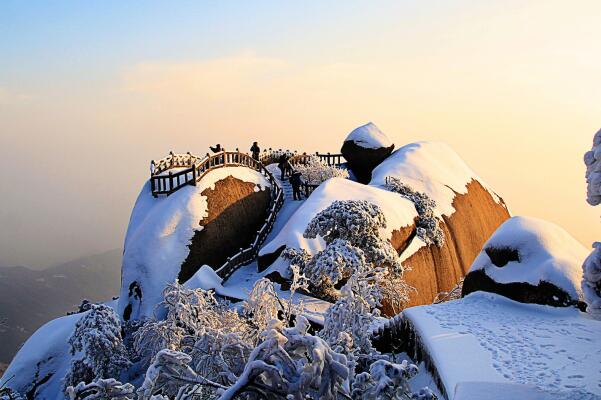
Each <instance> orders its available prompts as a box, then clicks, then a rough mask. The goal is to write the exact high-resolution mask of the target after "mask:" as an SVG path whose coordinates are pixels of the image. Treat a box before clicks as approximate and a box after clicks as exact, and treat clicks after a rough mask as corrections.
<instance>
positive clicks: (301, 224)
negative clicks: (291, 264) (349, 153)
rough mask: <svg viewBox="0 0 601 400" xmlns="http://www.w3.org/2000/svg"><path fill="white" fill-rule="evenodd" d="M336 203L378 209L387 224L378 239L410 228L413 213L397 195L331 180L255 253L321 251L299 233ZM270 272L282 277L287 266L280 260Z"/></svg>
mask: <svg viewBox="0 0 601 400" xmlns="http://www.w3.org/2000/svg"><path fill="white" fill-rule="evenodd" d="M336 200H367V201H369V202H371V203H374V204H376V205H377V206H379V207H380V208H381V209H382V211H383V213H384V215H385V217H386V222H387V228H386V229H383V230H382V231H381V234H382V237H384V238H385V239H390V238H391V237H392V231H393V230H395V229H399V228H402V227H405V226H411V225H413V220H414V218H416V217H417V211H416V210H415V206H414V205H413V203H412V202H411V201H409V200H407V199H405V198H404V197H402V196H401V195H399V194H397V193H393V192H389V191H387V190H384V189H380V188H377V187H373V186H367V185H362V184H360V183H357V182H353V181H350V180H348V179H341V178H332V179H329V180H327V181H325V182H324V183H322V184H321V185H320V186H319V187H317V189H315V191H314V192H313V193H312V194H311V196H309V198H308V199H307V200H305V201H304V203H303V204H302V205H301V206H300V207H299V208H298V210H297V211H296V212H295V213H294V214H293V215H292V216H291V217H290V219H289V220H288V222H287V223H286V224H285V225H284V226H283V227H282V229H281V230H280V231H279V233H278V234H277V235H276V236H275V237H274V238H273V240H271V241H270V242H268V243H267V244H266V245H265V246H264V247H263V248H262V249H261V250H260V252H259V254H260V255H263V254H269V253H273V252H275V251H276V250H277V249H278V248H279V247H281V246H282V245H286V246H287V247H292V248H295V249H305V250H307V252H308V253H309V254H317V253H318V252H319V251H322V250H324V249H325V242H324V241H323V239H322V238H320V237H318V238H316V239H306V238H304V237H303V233H304V232H305V229H306V228H307V225H308V224H309V222H310V221H311V220H312V219H313V217H315V215H317V213H319V212H320V211H322V210H324V209H326V208H327V207H328V206H329V205H330V204H332V203H333V202H334V201H336ZM270 270H279V271H280V272H281V273H284V272H285V271H286V270H287V264H286V262H285V261H284V260H282V259H281V258H278V260H277V261H276V262H275V263H274V264H273V265H272V267H271V268H270Z"/></svg>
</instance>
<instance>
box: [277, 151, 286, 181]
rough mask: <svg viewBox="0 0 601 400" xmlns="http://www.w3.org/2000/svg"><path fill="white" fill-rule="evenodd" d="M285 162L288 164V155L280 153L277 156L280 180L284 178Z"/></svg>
mask: <svg viewBox="0 0 601 400" xmlns="http://www.w3.org/2000/svg"><path fill="white" fill-rule="evenodd" d="M286 164H288V157H286V154H282V155H281V156H280V158H278V168H279V169H280V171H281V173H282V174H281V178H280V179H281V180H282V181H283V180H284V179H285V178H286Z"/></svg>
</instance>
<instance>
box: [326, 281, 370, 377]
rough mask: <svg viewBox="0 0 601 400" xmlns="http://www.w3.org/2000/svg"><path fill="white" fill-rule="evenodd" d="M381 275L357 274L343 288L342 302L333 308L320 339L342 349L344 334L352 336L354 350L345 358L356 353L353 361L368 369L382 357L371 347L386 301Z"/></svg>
mask: <svg viewBox="0 0 601 400" xmlns="http://www.w3.org/2000/svg"><path fill="white" fill-rule="evenodd" d="M381 278H382V275H381V273H380V272H379V271H370V272H367V271H365V272H362V273H355V274H353V275H352V276H351V278H350V279H349V281H348V282H347V283H346V284H345V285H344V286H343V287H342V290H341V296H340V299H339V300H338V301H337V302H336V303H335V304H334V305H332V306H331V307H330V308H329V309H328V311H327V312H326V315H325V317H324V326H323V329H322V330H321V331H320V332H319V336H320V337H321V338H323V339H324V340H325V341H326V342H328V343H329V344H330V345H332V346H336V345H340V340H341V334H342V333H345V334H348V335H349V336H350V338H349V344H350V346H349V347H348V348H347V349H346V353H345V354H349V353H353V357H349V358H352V359H353V360H356V363H359V364H360V366H365V365H366V364H367V363H369V362H370V361H372V360H373V359H377V358H378V357H379V356H380V354H379V353H378V352H377V351H376V350H375V349H374V348H373V346H372V343H371V329H370V327H371V326H373V324H374V322H375V321H376V320H377V318H378V317H379V316H380V311H379V309H378V307H379V306H380V305H381V304H380V301H381V300H382V294H381V290H380V289H379V286H378V281H379V280H381Z"/></svg>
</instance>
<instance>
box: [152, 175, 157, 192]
mask: <svg viewBox="0 0 601 400" xmlns="http://www.w3.org/2000/svg"><path fill="white" fill-rule="evenodd" d="M155 186H156V182H155V181H154V177H152V176H151V177H150V191H151V192H152V197H157V194H156V187H155Z"/></svg>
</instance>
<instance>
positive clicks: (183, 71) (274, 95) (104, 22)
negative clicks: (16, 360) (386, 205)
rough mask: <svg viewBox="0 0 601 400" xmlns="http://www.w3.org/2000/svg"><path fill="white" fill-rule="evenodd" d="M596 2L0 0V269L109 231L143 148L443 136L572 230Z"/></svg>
mask: <svg viewBox="0 0 601 400" xmlns="http://www.w3.org/2000/svg"><path fill="white" fill-rule="evenodd" d="M600 15H601V2H599V1H595V0H591V1H576V2H566V1H523V0H522V1H486V2H483V1H428V2H421V1H420V2H418V1H413V2H409V1H378V2H354V1H345V2H338V1H326V2H318V1H315V2H275V1H273V2H271V1H260V2H247V1H229V2H177V3H172V2H128V4H127V5H126V4H122V2H120V1H103V2H79V3H75V2H60V1H58V2H46V3H40V2H34V3H26V2H20V1H3V2H1V3H0V198H1V200H0V265H27V266H33V267H37V268H39V267H45V266H48V265H51V264H55V263H59V262H61V261H64V260H67V259H72V258H75V257H78V256H82V255H86V254H90V253H96V252H101V251H104V250H107V249H112V248H117V247H119V246H122V242H123V238H124V234H125V229H126V227H127V223H128V219H129V213H130V211H131V208H132V206H133V204H134V201H135V199H136V196H137V194H138V192H139V190H140V188H141V186H142V184H143V183H144V181H145V179H147V177H148V173H149V172H148V171H149V170H148V165H149V162H150V160H151V159H153V158H160V157H162V156H164V155H166V154H167V152H168V151H169V150H174V151H177V152H186V151H191V152H193V153H197V154H204V153H205V152H206V151H207V146H208V145H209V144H215V143H221V144H222V145H223V146H224V147H225V148H228V149H229V148H234V147H236V146H241V147H242V149H243V150H248V147H250V144H251V142H252V141H253V140H258V141H259V144H260V145H262V146H263V147H275V148H279V147H282V148H291V149H299V150H306V151H310V152H313V151H316V150H319V151H332V152H336V151H338V150H339V148H340V146H341V144H342V141H343V139H344V137H345V136H346V134H347V133H348V132H350V131H351V130H352V129H353V128H355V127H357V126H359V125H361V124H364V123H366V122H368V121H373V122H374V123H375V124H376V125H378V127H379V128H380V129H381V130H382V131H384V132H385V133H386V134H387V135H389V136H390V137H391V138H392V139H393V141H394V142H395V143H396V145H397V147H398V146H401V145H403V144H406V143H409V142H412V141H416V140H440V141H444V142H447V143H449V144H450V145H451V146H452V147H453V148H454V149H455V150H456V151H457V152H458V153H459V154H460V155H461V156H462V157H463V158H464V159H465V160H466V162H467V163H468V164H469V165H470V166H471V167H472V168H473V169H474V170H475V171H476V172H477V173H478V174H479V175H480V176H481V177H482V178H483V179H484V180H485V181H486V182H487V183H489V184H490V185H491V186H492V187H493V188H494V189H495V190H496V191H497V192H498V193H499V194H500V195H501V196H502V197H503V198H504V199H505V201H506V202H507V204H508V205H509V207H510V209H511V211H512V212H513V214H515V215H529V216H535V217H540V218H544V219H547V220H550V221H553V222H555V223H558V224H559V225H561V226H563V227H564V228H566V229H567V230H568V231H569V232H570V233H571V234H572V235H574V236H575V237H576V238H577V239H578V240H580V241H581V242H582V243H583V244H584V245H585V246H587V247H589V246H590V244H591V243H592V242H593V241H594V240H596V239H601V234H600V233H601V232H600V229H599V228H600V224H599V217H598V216H599V214H600V211H601V209H594V208H593V207H590V206H588V205H587V204H586V202H585V194H586V193H585V192H586V183H585V179H584V165H583V162H582V155H583V153H584V152H585V151H586V150H588V149H589V148H590V145H591V142H592V136H593V134H594V133H595V132H596V131H597V130H598V129H599V128H601V118H600V117H601V101H599V99H601V75H600V72H599V71H600V69H599V67H600V65H601V25H599V20H598V18H599V16H600Z"/></svg>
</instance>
